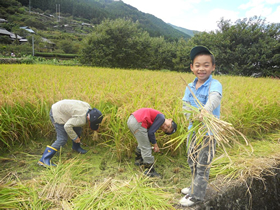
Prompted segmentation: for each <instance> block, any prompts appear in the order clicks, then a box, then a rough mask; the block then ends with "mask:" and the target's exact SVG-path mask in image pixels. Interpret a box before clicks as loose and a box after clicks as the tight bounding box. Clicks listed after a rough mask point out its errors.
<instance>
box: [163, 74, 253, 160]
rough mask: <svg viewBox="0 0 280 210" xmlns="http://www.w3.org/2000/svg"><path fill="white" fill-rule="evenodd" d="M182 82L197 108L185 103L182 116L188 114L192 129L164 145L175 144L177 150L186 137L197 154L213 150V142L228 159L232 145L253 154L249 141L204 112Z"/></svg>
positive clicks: (227, 124) (238, 132) (229, 124)
mask: <svg viewBox="0 0 280 210" xmlns="http://www.w3.org/2000/svg"><path fill="white" fill-rule="evenodd" d="M181 78H182V77H181ZM182 79H183V78H182ZM183 80H184V79H183ZM184 82H185V84H186V85H187V87H188V88H189V90H190V92H191V94H192V95H193V97H194V98H195V102H196V104H197V106H198V107H199V108H197V107H194V106H192V105H190V104H188V103H186V106H188V107H189V109H188V110H186V111H185V112H184V114H186V113H189V114H190V119H189V120H190V121H191V122H192V127H191V128H190V129H189V130H188V132H186V134H185V135H183V136H180V137H177V138H175V139H171V140H170V141H168V142H167V143H166V144H170V143H173V144H174V143H176V144H177V147H176V148H175V149H177V148H178V147H179V146H180V145H181V144H182V143H183V142H184V141H185V139H186V138H184V139H183V138H182V137H186V136H187V137H188V139H189V140H190V141H193V140H195V145H196V147H195V149H194V153H197V152H198V151H199V150H201V149H203V148H205V147H207V146H209V145H210V147H212V148H214V146H215V142H217V144H218V146H220V147H222V149H223V151H224V153H225V154H226V156H227V157H228V158H229V159H230V156H229V155H228V153H227V147H231V146H232V144H238V145H239V146H241V147H243V148H244V149H245V151H247V153H248V154H249V155H250V154H251V153H252V152H253V148H252V146H251V145H250V144H249V140H248V139H247V138H246V136H245V135H243V134H242V133H241V132H240V131H238V130H236V129H235V128H234V127H233V126H232V124H231V123H228V122H225V121H223V120H221V119H219V118H217V117H215V116H214V115H213V114H211V113H209V112H208V111H207V110H205V109H204V108H203V105H202V104H201V103H200V101H199V100H198V99H197V97H196V96H195V94H194V93H193V92H192V90H191V89H190V87H189V86H188V84H187V83H186V81H185V80H184ZM194 135H195V139H194ZM205 136H207V138H205ZM241 140H243V141H244V143H245V145H247V146H250V148H251V152H249V151H248V150H247V148H245V147H244V146H243V144H242V143H241ZM188 146H189V145H188ZM187 151H188V148H187ZM213 153H214V150H213ZM213 155H214V154H213ZM191 156H192V154H188V157H189V158H191ZM209 158H210V157H209Z"/></svg>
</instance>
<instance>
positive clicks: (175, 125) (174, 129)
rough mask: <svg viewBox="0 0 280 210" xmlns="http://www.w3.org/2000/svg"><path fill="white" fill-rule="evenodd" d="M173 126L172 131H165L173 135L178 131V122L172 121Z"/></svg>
mask: <svg viewBox="0 0 280 210" xmlns="http://www.w3.org/2000/svg"><path fill="white" fill-rule="evenodd" d="M172 128H173V130H172V132H171V133H165V134H167V135H171V134H173V133H175V132H176V131H177V124H176V123H175V122H174V121H172Z"/></svg>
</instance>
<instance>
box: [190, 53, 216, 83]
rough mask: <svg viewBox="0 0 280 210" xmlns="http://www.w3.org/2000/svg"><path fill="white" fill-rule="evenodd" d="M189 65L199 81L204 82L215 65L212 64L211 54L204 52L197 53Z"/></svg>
mask: <svg viewBox="0 0 280 210" xmlns="http://www.w3.org/2000/svg"><path fill="white" fill-rule="evenodd" d="M190 67H191V70H192V72H193V73H194V75H195V76H196V77H197V79H198V82H199V83H204V82H205V81H206V80H207V79H208V78H209V76H210V75H211V73H212V72H213V71H214V70H215V65H213V64H212V60H211V56H210V55H204V54H202V55H197V56H196V57H195V58H194V60H193V64H191V66H190Z"/></svg>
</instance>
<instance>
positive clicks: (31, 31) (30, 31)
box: [19, 26, 35, 34]
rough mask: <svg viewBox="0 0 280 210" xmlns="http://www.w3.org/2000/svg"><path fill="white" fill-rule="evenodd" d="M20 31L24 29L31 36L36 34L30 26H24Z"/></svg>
mask: <svg viewBox="0 0 280 210" xmlns="http://www.w3.org/2000/svg"><path fill="white" fill-rule="evenodd" d="M19 28H20V29H24V30H26V31H28V32H29V33H31V34H35V31H33V30H32V29H31V28H29V27H28V26H23V27H19Z"/></svg>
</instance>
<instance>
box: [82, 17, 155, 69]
mask: <svg viewBox="0 0 280 210" xmlns="http://www.w3.org/2000/svg"><path fill="white" fill-rule="evenodd" d="M149 42H150V39H149V36H148V34H147V33H146V32H143V31H142V30H141V29H139V28H138V24H137V23H133V22H132V21H130V20H128V21H126V20H123V19H117V20H114V21H110V20H105V21H104V22H102V24H100V25H98V26H97V27H95V30H94V32H93V33H92V34H91V35H90V36H89V37H87V38H86V39H85V41H84V43H83V48H82V55H81V63H84V64H91V65H93V66H105V67H121V68H143V67H144V65H145V64H144V63H143V60H144V61H145V59H146V58H147V57H148V54H147V52H149V49H148V48H149Z"/></svg>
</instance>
